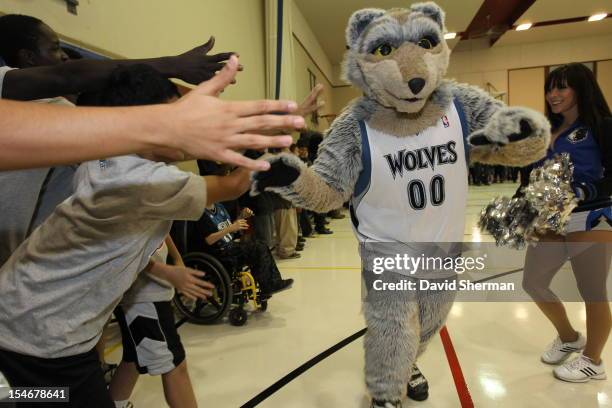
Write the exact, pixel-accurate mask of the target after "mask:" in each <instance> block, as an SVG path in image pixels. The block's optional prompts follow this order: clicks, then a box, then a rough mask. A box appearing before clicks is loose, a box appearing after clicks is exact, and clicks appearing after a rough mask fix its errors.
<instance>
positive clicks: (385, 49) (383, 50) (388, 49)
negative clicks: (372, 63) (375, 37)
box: [372, 43, 395, 57]
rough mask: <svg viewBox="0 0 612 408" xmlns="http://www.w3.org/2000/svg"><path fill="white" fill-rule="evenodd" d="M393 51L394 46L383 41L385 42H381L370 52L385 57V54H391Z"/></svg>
mask: <svg viewBox="0 0 612 408" xmlns="http://www.w3.org/2000/svg"><path fill="white" fill-rule="evenodd" d="M393 51H395V48H394V47H393V46H392V45H391V44H387V43H385V44H382V45H379V46H378V47H376V48H375V49H374V51H373V52H372V54H374V55H379V56H383V57H386V56H387V55H389V54H391V53H392V52H393Z"/></svg>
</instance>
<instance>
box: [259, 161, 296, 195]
mask: <svg viewBox="0 0 612 408" xmlns="http://www.w3.org/2000/svg"><path fill="white" fill-rule="evenodd" d="M268 161H269V162H270V170H268V171H264V172H261V171H259V172H256V173H254V174H253V176H252V179H253V184H252V185H251V193H252V195H257V194H259V193H263V192H264V191H266V189H267V188H269V187H286V186H288V185H290V184H291V183H293V182H294V181H295V180H297V178H298V177H299V176H300V173H301V169H302V166H304V165H303V164H302V162H301V160H300V159H298V158H297V157H295V156H293V155H288V154H280V155H278V156H273V157H271V158H269V159H268Z"/></svg>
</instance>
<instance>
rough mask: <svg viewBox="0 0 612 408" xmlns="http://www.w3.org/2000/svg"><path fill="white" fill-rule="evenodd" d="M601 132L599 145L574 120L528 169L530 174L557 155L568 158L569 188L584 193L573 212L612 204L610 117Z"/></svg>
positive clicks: (611, 121) (584, 128)
mask: <svg viewBox="0 0 612 408" xmlns="http://www.w3.org/2000/svg"><path fill="white" fill-rule="evenodd" d="M600 131H601V132H602V133H603V134H602V137H601V139H603V143H602V146H600V143H599V142H598V140H597V137H596V135H595V133H594V132H593V130H592V129H590V128H588V127H586V126H585V125H583V124H582V123H580V121H576V122H575V123H574V124H573V125H571V126H570V127H569V128H568V129H566V130H565V131H563V132H562V133H561V134H559V136H557V138H556V139H555V141H554V142H553V143H552V144H551V146H550V147H549V148H548V151H547V154H546V157H545V158H544V159H542V160H540V161H539V162H536V163H534V164H532V165H530V166H529V167H530V169H529V172H530V171H531V169H533V168H536V167H540V166H541V165H542V164H543V163H544V160H548V159H550V158H552V157H553V156H555V155H557V154H561V153H568V154H569V155H570V159H571V161H572V163H573V165H574V178H573V182H572V187H573V188H574V190H578V189H579V190H581V192H582V193H583V194H584V199H583V200H582V201H581V202H580V203H579V205H578V207H577V208H576V209H575V210H574V212H581V211H589V210H592V209H596V208H603V207H607V206H610V205H612V199H611V196H612V118H606V119H605V120H604V121H603V123H602V126H601V129H600ZM529 172H523V174H524V175H525V176H526V177H524V178H523V177H522V178H521V187H523V186H525V185H527V184H528V182H529V178H528V174H529ZM523 174H522V175H523ZM522 175H521V176H522Z"/></svg>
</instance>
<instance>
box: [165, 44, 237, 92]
mask: <svg viewBox="0 0 612 408" xmlns="http://www.w3.org/2000/svg"><path fill="white" fill-rule="evenodd" d="M214 46H215V37H210V39H209V40H208V41H207V42H206V43H205V44H202V45H200V46H198V47H195V48H194V49H192V50H189V51H187V52H185V53H183V54H180V55H177V56H176V57H173V58H172V64H173V66H174V69H175V70H176V77H177V78H179V79H182V80H183V81H185V82H187V83H190V84H193V85H198V84H200V83H201V82H204V81H208V80H209V79H211V78H212V77H214V76H215V74H216V73H217V72H219V71H221V70H222V69H223V67H224V66H225V63H226V62H227V61H228V60H229V59H230V57H231V56H232V55H237V54H236V53H235V52H222V53H219V54H214V55H208V53H209V52H210V50H212V48H213V47H214ZM238 71H242V66H239V67H238ZM235 82H236V80H235V79H234V80H232V83H235Z"/></svg>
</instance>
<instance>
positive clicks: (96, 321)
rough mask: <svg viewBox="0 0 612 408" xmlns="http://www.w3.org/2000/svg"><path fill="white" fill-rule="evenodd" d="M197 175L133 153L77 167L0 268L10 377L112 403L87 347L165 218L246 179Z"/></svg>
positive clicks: (165, 86)
mask: <svg viewBox="0 0 612 408" xmlns="http://www.w3.org/2000/svg"><path fill="white" fill-rule="evenodd" d="M124 80H127V79H126V78H125V77H123V76H121V75H118V76H117V77H115V78H114V79H113V81H114V83H121V81H124ZM171 85H172V84H171V83H169V82H164V83H159V84H158V85H157V86H152V87H143V88H141V89H142V90H143V93H142V94H141V95H140V96H144V94H146V101H142V100H138V99H136V100H135V101H134V104H135V105H136V104H146V103H152V102H151V95H153V96H154V97H153V99H154V103H161V102H165V101H167V100H169V99H171V98H172V97H173V96H174V95H175V93H176V89H175V88H174V89H173V88H172V86H171ZM144 91H146V92H144ZM206 179H207V181H205V180H204V178H202V177H200V176H197V175H195V174H192V173H186V172H182V171H180V170H179V169H177V168H176V167H174V166H168V165H166V164H164V163H157V162H153V161H150V160H147V159H145V158H143V157H139V156H122V157H117V158H113V159H108V160H99V161H91V162H86V163H83V164H82V165H81V166H80V167H79V168H78V170H77V172H76V173H75V176H74V184H73V187H74V194H73V195H72V196H71V197H70V198H69V199H67V200H66V201H64V202H62V203H61V204H60V205H58V206H57V207H56V209H55V211H54V212H53V213H52V214H51V215H50V216H49V218H48V219H47V220H46V221H45V222H44V223H42V224H41V225H40V226H39V227H38V228H36V229H35V230H34V231H33V232H32V234H31V235H30V237H29V238H28V240H26V241H25V242H23V243H22V244H21V245H20V246H19V248H18V249H17V250H16V251H15V253H13V255H12V256H11V257H10V258H9V260H8V261H7V262H6V263H5V264H4V265H3V266H2V268H0V372H2V373H4V375H5V377H6V379H7V380H8V382H9V383H10V384H11V385H12V386H14V387H26V386H29V387H43V386H44V387H49V386H58V387H59V386H68V387H70V403H69V404H68V405H66V406H75V407H81V406H88V407H105V408H106V407H109V408H110V407H114V404H113V402H112V400H111V399H110V397H109V395H108V391H107V390H106V387H105V384H104V379H103V376H102V372H101V369H100V364H99V361H98V357H97V354H96V352H95V350H94V346H95V344H96V343H97V341H98V339H99V338H100V336H101V334H102V328H103V327H104V324H105V323H106V321H107V320H108V318H109V316H110V314H111V313H112V311H113V309H114V308H115V306H116V305H117V304H118V303H119V301H120V300H121V297H122V296H123V294H124V292H125V291H126V290H127V289H128V288H129V287H130V286H131V285H132V283H133V282H134V281H135V279H136V277H137V275H138V273H140V272H141V271H143V270H145V269H147V268H148V267H149V265H150V258H151V255H152V254H153V253H154V252H155V250H156V249H157V248H159V246H160V245H161V243H162V242H163V240H164V237H165V236H166V235H167V234H168V232H169V230H170V226H171V223H172V220H174V219H183V220H197V219H198V218H199V217H200V216H201V215H202V213H203V211H204V208H205V206H206V205H207V202H208V200H217V199H223V200H225V199H231V198H235V197H238V196H239V195H241V194H242V193H243V192H245V191H246V190H247V189H248V186H249V179H248V172H246V171H244V170H239V171H236V172H234V173H233V174H231V175H230V176H227V177H226V178H224V180H223V182H222V184H223V185H221V183H220V182H219V181H218V179H213V178H210V179H209V178H208V177H207V178H206Z"/></svg>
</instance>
